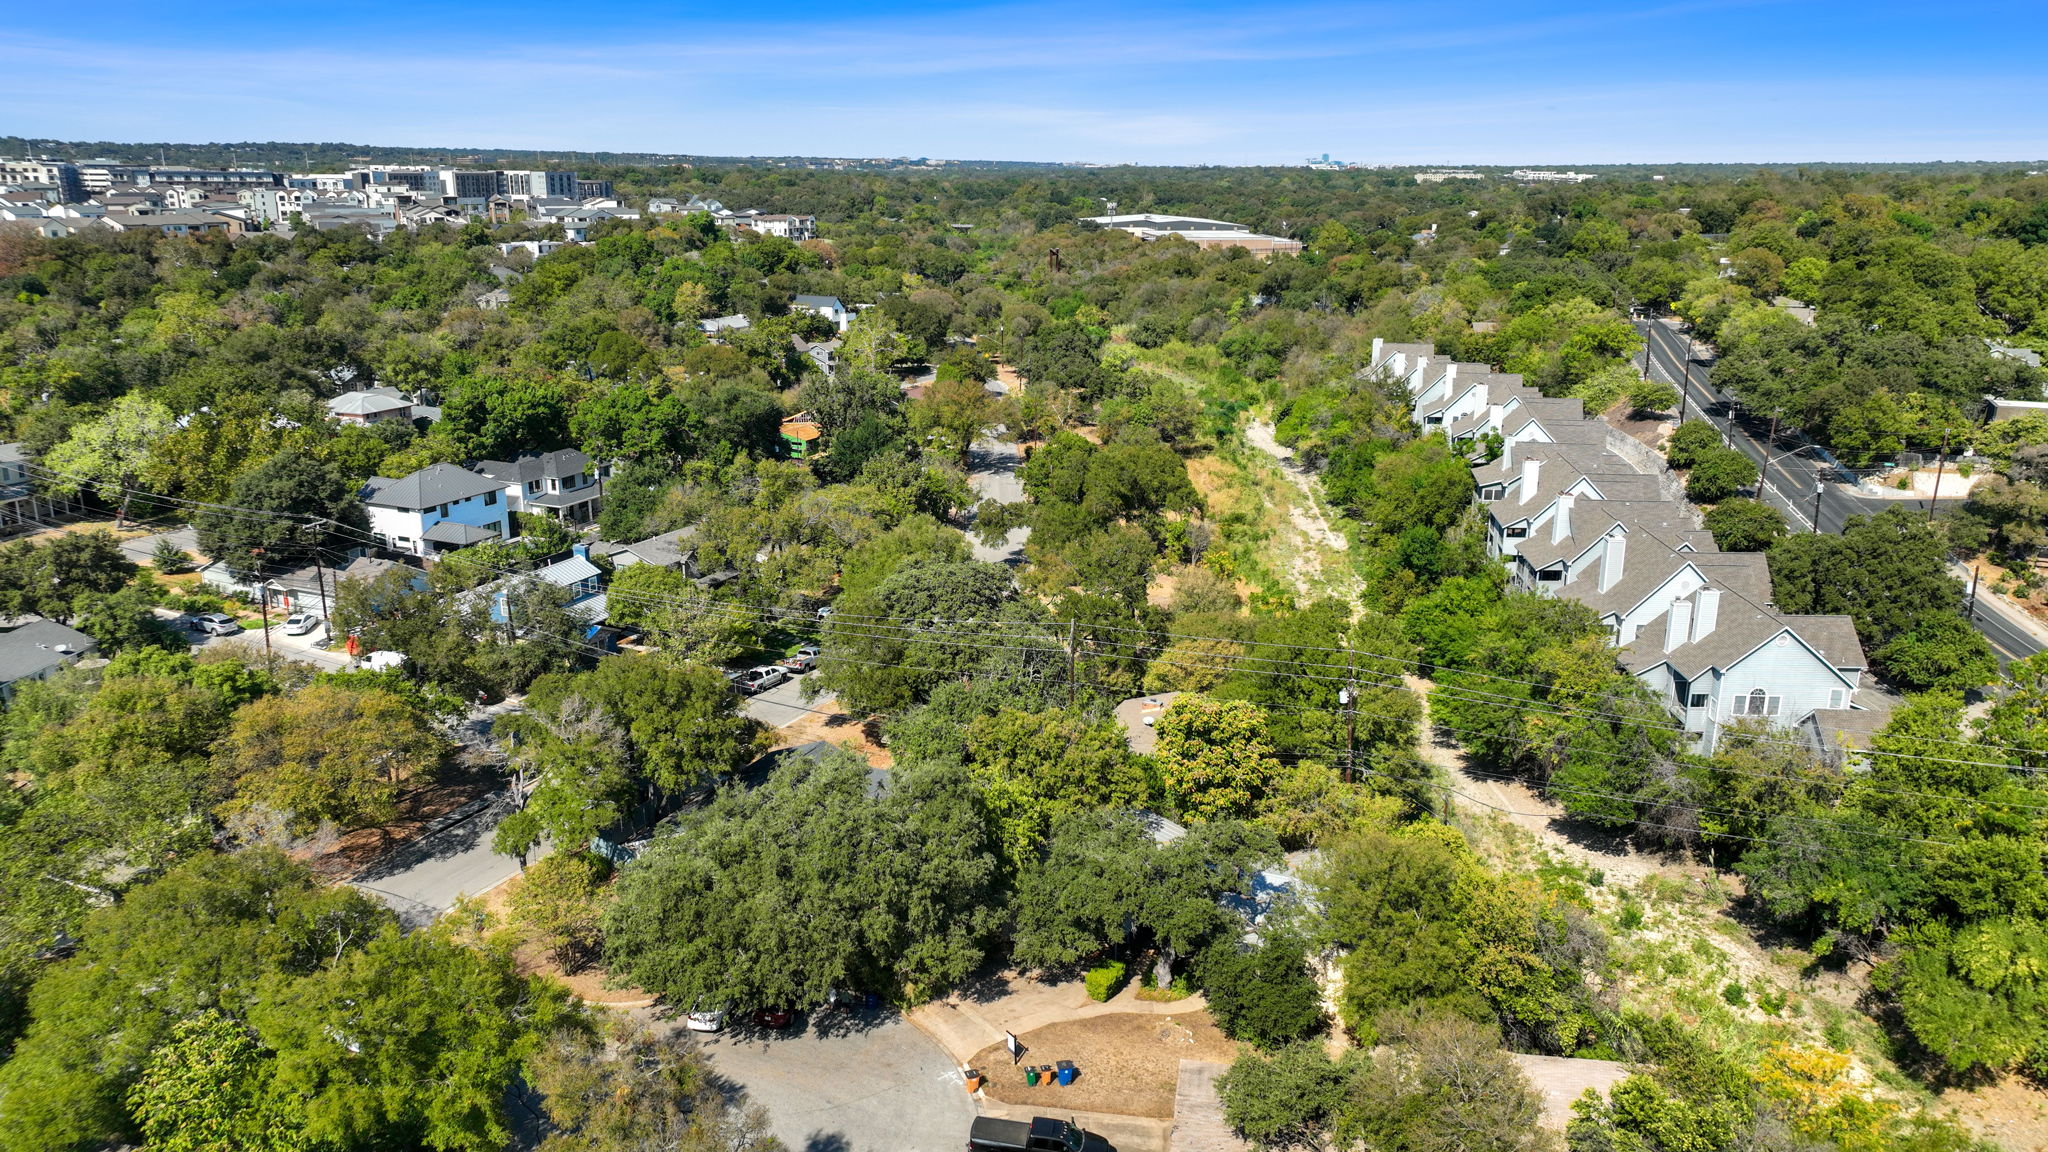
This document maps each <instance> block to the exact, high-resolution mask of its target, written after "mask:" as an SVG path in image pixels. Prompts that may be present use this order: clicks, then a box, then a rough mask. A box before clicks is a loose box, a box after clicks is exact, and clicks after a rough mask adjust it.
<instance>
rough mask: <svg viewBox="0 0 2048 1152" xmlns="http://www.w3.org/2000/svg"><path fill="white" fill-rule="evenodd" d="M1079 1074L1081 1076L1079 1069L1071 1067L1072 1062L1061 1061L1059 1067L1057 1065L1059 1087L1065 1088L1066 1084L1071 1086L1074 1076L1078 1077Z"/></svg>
mask: <svg viewBox="0 0 2048 1152" xmlns="http://www.w3.org/2000/svg"><path fill="white" fill-rule="evenodd" d="M1080 1074H1081V1070H1080V1069H1079V1068H1076V1067H1074V1065H1073V1062H1072V1061H1069V1060H1062V1061H1060V1065H1059V1077H1060V1086H1061V1087H1065V1086H1066V1085H1068V1084H1072V1083H1073V1082H1074V1077H1076V1076H1078V1075H1080Z"/></svg>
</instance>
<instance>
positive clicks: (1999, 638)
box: [1636, 320, 2043, 660]
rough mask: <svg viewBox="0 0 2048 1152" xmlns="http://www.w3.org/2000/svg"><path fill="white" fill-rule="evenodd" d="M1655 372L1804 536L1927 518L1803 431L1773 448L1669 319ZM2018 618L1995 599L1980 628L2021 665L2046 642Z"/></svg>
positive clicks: (1651, 350) (1651, 343)
mask: <svg viewBox="0 0 2048 1152" xmlns="http://www.w3.org/2000/svg"><path fill="white" fill-rule="evenodd" d="M1636 328H1637V330H1638V331H1640V332H1641V333H1642V334H1643V338H1644V342H1645V351H1646V354H1647V360H1648V363H1647V369H1648V371H1649V374H1650V375H1651V376H1653V377H1655V378H1657V379H1659V380H1663V381H1665V382H1666V383H1669V384H1675V385H1678V386H1680V387H1681V388H1682V389H1683V390H1684V392H1685V409H1686V415H1687V416H1688V418H1690V417H1692V416H1694V415H1698V416H1701V417H1704V418H1705V419H1707V420H1709V421H1711V422H1712V423H1713V425H1714V426H1715V427H1716V428H1719V429H1720V430H1721V433H1722V435H1723V436H1724V437H1725V438H1726V439H1727V440H1728V442H1729V443H1730V444H1732V445H1734V446H1735V448H1736V449H1737V450H1738V451H1740V452H1742V453H1743V454H1744V455H1746V456H1748V457H1749V458H1750V459H1751V460H1754V461H1756V462H1757V464H1758V466H1759V468H1760V470H1761V472H1762V477H1761V479H1760V481H1759V484H1758V495H1759V496H1760V497H1761V498H1762V499H1763V500H1764V501H1765V502H1767V503H1769V504H1770V505H1771V506H1772V507H1775V508H1777V509H1778V510H1779V511H1780V512H1783V513H1785V515H1786V521H1787V522H1788V523H1789V524H1791V525H1792V527H1793V528H1794V529H1795V530H1797V531H1801V532H1813V531H1821V532H1840V531H1841V530H1842V525H1843V524H1844V523H1846V522H1847V520H1848V518H1849V517H1851V516H1868V515H1871V514H1874V513H1876V512H1880V511H1882V510H1883V509H1884V508H1885V507H1886V506H1887V505H1892V504H1901V503H1903V504H1906V505H1907V506H1909V507H1912V508H1917V509H1919V510H1921V512H1922V513H1925V512H1926V510H1927V507H1928V501H1926V500H1910V501H1900V500H1892V499H1887V498H1885V497H1881V496H1863V495H1859V494H1858V493H1857V492H1856V490H1855V488H1854V486H1853V485H1849V484H1844V483H1841V482H1840V481H1841V479H1842V476H1841V473H1840V472H1839V470H1838V469H1836V468H1835V467H1834V465H1832V464H1830V463H1829V462H1828V461H1827V460H1826V459H1825V458H1823V457H1822V456H1821V455H1820V454H1819V452H1818V450H1817V448H1816V447H1815V446H1814V445H1812V444H1811V443H1809V442H1807V441H1805V439H1804V438H1803V437H1799V438H1798V439H1797V441H1796V442H1795V437H1797V436H1798V434H1797V433H1791V432H1781V434H1780V435H1779V438H1778V443H1777V444H1776V445H1775V446H1773V445H1771V444H1770V439H1771V421H1770V418H1769V417H1768V416H1764V417H1758V416H1756V415H1754V414H1749V413H1741V412H1733V411H1731V408H1732V405H1731V404H1730V399H1731V398H1730V397H1728V396H1725V395H1723V394H1722V393H1721V392H1720V391H1718V390H1717V389H1715V388H1714V386H1713V382H1712V375H1713V361H1712V360H1710V359H1706V358H1704V357H1702V356H1699V355H1698V353H1700V352H1703V351H1704V349H1702V348H1700V346H1699V345H1696V344H1694V343H1693V342H1692V339H1691V338H1690V337H1689V336H1688V335H1686V334H1685V333H1682V332H1680V331H1679V330H1678V328H1677V325H1676V324H1674V323H1672V322H1670V321H1665V320H1639V321H1637V322H1636ZM1962 503H1963V501H1962V500H1961V499H1952V500H1941V501H1937V502H1935V508H1936V510H1937V511H1939V510H1941V509H1947V508H1953V507H1958V506H1960V505H1961V504H1962ZM2009 616H2010V614H2009V613H2007V612H2006V611H2005V610H2004V609H2003V608H2002V607H2001V606H1998V605H1995V604H1994V603H1993V602H1992V600H1991V599H1990V598H1988V597H1985V598H1981V599H1980V600H1979V601H1978V604H1977V609H1976V611H1975V612H1974V613H1973V614H1972V623H1974V624H1975V625H1976V626H1977V629H1978V631H1980V632H1982V633H1983V634H1984V638H1985V639H1987V640H1989V641H1990V642H1991V646H1992V647H1993V648H1994V649H1996V650H1997V651H1998V654H1999V655H2000V657H2002V658H2003V659H2006V660H2017V659H2020V658H2022V657H2026V656H2031V655H2033V654H2034V653H2036V652H2039V651H2041V650H2042V648H2043V645H2042V643H2041V642H2040V641H2039V640H2036V639H2035V638H2034V637H2033V636H2032V635H2031V634H2030V633H2028V632H2027V631H2026V630H2024V629H2022V628H2021V627H2020V626H2019V625H2017V624H2016V623H2014V622H2012V620H2011V619H2009Z"/></svg>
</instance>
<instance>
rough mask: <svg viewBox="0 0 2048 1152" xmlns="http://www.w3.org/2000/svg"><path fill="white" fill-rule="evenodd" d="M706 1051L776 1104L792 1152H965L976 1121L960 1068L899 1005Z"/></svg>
mask: <svg viewBox="0 0 2048 1152" xmlns="http://www.w3.org/2000/svg"><path fill="white" fill-rule="evenodd" d="M665 1026H669V1027H673V1026H674V1025H665ZM704 1052H705V1054H706V1055H708V1056H709V1057H710V1058H711V1063H712V1066H713V1067H715V1068H716V1069H717V1070H718V1071H719V1072H720V1073H721V1074H723V1075H725V1076H727V1077H730V1078H731V1079H732V1080H733V1081H734V1082H735V1083H737V1084H738V1085H740V1086H741V1087H742V1088H745V1089H746V1090H747V1094H748V1096H750V1097H751V1098H752V1100H753V1102H754V1103H756V1104H759V1105H761V1106H762V1107H764V1108H766V1109H767V1110H768V1121H769V1126H770V1128H771V1129H772V1130H773V1131H774V1133H775V1135H776V1136H778V1137H780V1138H781V1140H782V1142H783V1144H784V1145H785V1146H786V1147H788V1148H789V1150H790V1152H957V1150H958V1149H959V1148H961V1147H963V1146H964V1145H965V1144H966V1143H967V1129H968V1127H969V1126H970V1125H971V1124H972V1123H973V1122H974V1101H973V1098H972V1097H970V1096H969V1095H968V1094H967V1089H966V1086H965V1084H963V1083H962V1082H961V1079H960V1071H959V1069H958V1067H956V1066H955V1065H954V1063H953V1061H952V1059H951V1058H950V1057H948V1056H947V1055H946V1053H945V1051H944V1050H943V1049H941V1048H940V1047H939V1046H938V1045H937V1044H936V1043H934V1042H933V1041H932V1039H931V1037H929V1036H926V1035H925V1034H924V1033H923V1032H920V1031H918V1030H917V1028H916V1027H915V1026H914V1025H912V1024H910V1023H909V1022H908V1021H906V1020H904V1019H903V1017H902V1016H900V1015H898V1014H896V1013H895V1012H890V1011H877V1012H874V1013H860V1014H855V1015H853V1016H852V1017H850V1018H849V1017H846V1016H840V1017H839V1018H838V1019H837V1020H836V1021H835V1022H834V1024H833V1026H832V1027H830V1028H829V1029H827V1030H824V1031H821V1030H819V1029H818V1028H816V1027H811V1026H809V1022H808V1021H806V1022H805V1026H804V1027H802V1028H801V1029H796V1028H793V1029H791V1030H790V1031H789V1032H787V1033H784V1034H764V1033H762V1032H760V1031H759V1030H756V1029H753V1028H751V1027H744V1026H742V1027H735V1028H733V1029H731V1030H729V1031H727V1032H724V1033H720V1034H718V1035H716V1036H712V1037H708V1038H706V1040H705V1042H704Z"/></svg>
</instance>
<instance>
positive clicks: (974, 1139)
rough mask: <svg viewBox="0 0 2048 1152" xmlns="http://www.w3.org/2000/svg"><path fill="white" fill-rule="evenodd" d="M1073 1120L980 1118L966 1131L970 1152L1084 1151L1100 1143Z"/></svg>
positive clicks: (1053, 1118)
mask: <svg viewBox="0 0 2048 1152" xmlns="http://www.w3.org/2000/svg"><path fill="white" fill-rule="evenodd" d="M1091 1135H1092V1134H1091V1133H1089V1132H1087V1131H1085V1130H1083V1129H1082V1127H1081V1126H1080V1125H1079V1124H1075V1123H1073V1122H1072V1121H1068V1120H1060V1119H1057V1118H1055V1117H1051V1116H1033V1117H1032V1118H1031V1119H1030V1120H1029V1121H1028V1122H1027V1121H1023V1120H1004V1119H1000V1118H998V1117H995V1116H977V1117H975V1118H974V1123H973V1125H972V1126H970V1127H969V1128H968V1130H967V1147H968V1148H969V1149H970V1150H971V1152H1082V1150H1083V1149H1085V1148H1089V1147H1090V1146H1091V1145H1094V1144H1096V1143H1098V1142H1099V1138H1094V1139H1091Z"/></svg>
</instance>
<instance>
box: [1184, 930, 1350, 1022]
mask: <svg viewBox="0 0 2048 1152" xmlns="http://www.w3.org/2000/svg"><path fill="white" fill-rule="evenodd" d="M1197 973H1198V975H1200V977H1201V979H1202V990H1203V992H1204V993H1205V994H1207V996H1208V998H1209V1014H1210V1016H1212V1017H1214V1019H1215V1021H1216V1026H1217V1027H1218V1028H1221V1029H1222V1030H1223V1034H1224V1035H1226V1036H1229V1037H1231V1038H1233V1039H1236V1040H1249V1041H1251V1042H1252V1043H1253V1044H1256V1045H1258V1046H1259V1047H1261V1048H1265V1049H1274V1048H1281V1047H1284V1046H1286V1045H1289V1044H1292V1043H1294V1042H1295V1041H1298V1040H1302V1039H1305V1038H1306V1037H1308V1036H1309V1035H1310V1034H1311V1033H1314V1032H1316V1031H1319V1030H1320V1029H1321V1028H1322V1026H1323V998H1322V993H1321V992H1320V991H1319V990H1318V989H1317V988H1316V982H1315V979H1314V978H1313V977H1312V976H1311V975H1310V974H1309V970H1308V958H1307V956H1306V954H1305V953H1304V952H1303V949H1302V945H1301V943H1300V942H1299V941H1297V940H1292V939H1286V938H1282V939H1277V940H1272V941H1268V942H1266V943H1263V944H1260V945H1258V946H1256V947H1252V948H1243V947H1239V946H1238V944H1237V942H1236V941H1225V942H1224V943H1222V944H1219V945H1217V946H1215V947H1213V948H1211V949H1210V950H1209V951H1208V952H1206V953H1204V954H1203V956H1202V960H1201V964H1200V965H1199V967H1198V968H1197Z"/></svg>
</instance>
